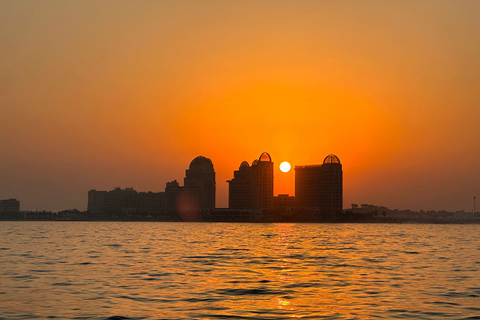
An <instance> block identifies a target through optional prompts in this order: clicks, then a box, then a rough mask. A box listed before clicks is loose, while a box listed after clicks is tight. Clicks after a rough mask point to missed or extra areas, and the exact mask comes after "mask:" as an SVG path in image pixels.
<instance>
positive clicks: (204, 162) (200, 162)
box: [190, 156, 213, 170]
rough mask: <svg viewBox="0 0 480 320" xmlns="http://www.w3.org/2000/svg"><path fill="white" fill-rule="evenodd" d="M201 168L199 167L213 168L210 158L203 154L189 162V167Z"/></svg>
mask: <svg viewBox="0 0 480 320" xmlns="http://www.w3.org/2000/svg"><path fill="white" fill-rule="evenodd" d="M193 168H199V169H200V168H201V169H211V170H213V163H212V160H210V159H209V158H205V157H204V156H198V157H196V158H195V159H193V160H192V162H190V169H193Z"/></svg>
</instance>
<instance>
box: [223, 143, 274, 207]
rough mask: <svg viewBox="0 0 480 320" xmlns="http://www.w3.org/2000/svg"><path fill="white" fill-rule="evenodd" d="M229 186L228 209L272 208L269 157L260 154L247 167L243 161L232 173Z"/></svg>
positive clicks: (271, 180)
mask: <svg viewBox="0 0 480 320" xmlns="http://www.w3.org/2000/svg"><path fill="white" fill-rule="evenodd" d="M227 182H228V184H229V186H228V189H229V192H228V207H229V208H230V209H269V208H271V207H272V206H273V162H272V158H271V157H270V155H269V154H268V153H266V152H264V153H262V154H261V155H260V157H259V158H258V159H255V160H254V161H253V162H252V165H249V164H248V162H246V161H243V162H242V163H241V164H240V167H239V169H238V170H236V171H234V173H233V179H232V180H228V181H227Z"/></svg>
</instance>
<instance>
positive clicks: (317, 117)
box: [0, 0, 480, 211]
mask: <svg viewBox="0 0 480 320" xmlns="http://www.w3.org/2000/svg"><path fill="white" fill-rule="evenodd" d="M479 12H480V2H479V1H475V0H472V1H178V0H176V1H122V0H117V1H48V0H45V1H23V0H20V1H17V0H12V1H5V0H1V1H0V43H1V50H0V142H1V148H0V199H6V198H17V199H18V200H20V201H21V209H22V210H35V209H45V210H55V211H57V210H62V209H71V208H77V209H82V210H83V209H86V205H87V192H88V190H89V189H97V190H111V189H113V188H114V187H122V188H124V187H133V188H135V189H136V190H138V191H149V190H150V191H157V192H158V191H163V189H164V187H165V183H166V182H167V181H170V180H173V179H177V180H179V181H181V183H182V184H183V177H184V176H185V169H187V168H188V165H189V163H190V161H191V160H192V159H193V158H195V157H196V156H198V155H203V156H206V157H209V158H211V159H212V161H213V164H214V168H215V171H216V173H217V207H226V206H228V184H227V182H226V180H228V179H231V178H232V177H233V170H236V169H238V166H239V165H240V163H241V162H242V161H243V160H247V161H248V162H250V163H251V162H252V160H254V159H255V158H258V156H259V155H260V154H261V153H262V152H264V151H266V152H269V153H270V155H271V156H272V158H273V161H274V162H275V187H274V189H275V194H278V193H289V194H294V171H293V170H292V171H290V172H289V173H282V172H281V171H280V170H279V168H278V165H279V164H280V163H281V162H283V161H288V162H290V163H291V164H292V166H295V165H308V164H320V163H322V161H323V158H324V157H325V156H327V155H328V154H330V153H333V154H336V155H337V156H338V157H339V158H340V160H341V162H342V164H343V170H344V207H350V204H351V203H358V204H360V203H370V204H377V205H385V206H388V207H390V208H399V209H406V208H410V209H415V210H420V209H424V210H429V209H434V210H442V209H446V210H467V211H468V210H472V207H473V196H480V168H479V166H480V126H479V120H480V93H479V88H480V59H479V57H480V36H479V34H480V20H479V19H478V13H479ZM479 207H480V205H479Z"/></svg>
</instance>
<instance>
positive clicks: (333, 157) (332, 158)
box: [323, 154, 340, 164]
mask: <svg viewBox="0 0 480 320" xmlns="http://www.w3.org/2000/svg"><path fill="white" fill-rule="evenodd" d="M323 163H324V164H325V163H338V164H340V159H338V157H337V156H336V155H334V154H329V155H328V156H326V157H325V159H324V160H323Z"/></svg>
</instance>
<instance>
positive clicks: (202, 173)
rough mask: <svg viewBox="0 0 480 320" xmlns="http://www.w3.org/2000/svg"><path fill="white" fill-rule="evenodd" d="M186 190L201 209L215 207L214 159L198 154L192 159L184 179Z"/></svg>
mask: <svg viewBox="0 0 480 320" xmlns="http://www.w3.org/2000/svg"><path fill="white" fill-rule="evenodd" d="M183 185H184V188H185V191H187V192H188V193H190V196H193V197H194V198H195V199H196V200H195V201H196V202H197V203H198V206H199V209H201V210H202V209H215V188H216V187H215V171H214V169H213V163H212V160H210V159H208V158H205V157H203V156H198V157H196V158H195V159H193V160H192V162H191V163H190V167H189V169H187V171H186V172H185V178H184V180H183Z"/></svg>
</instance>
